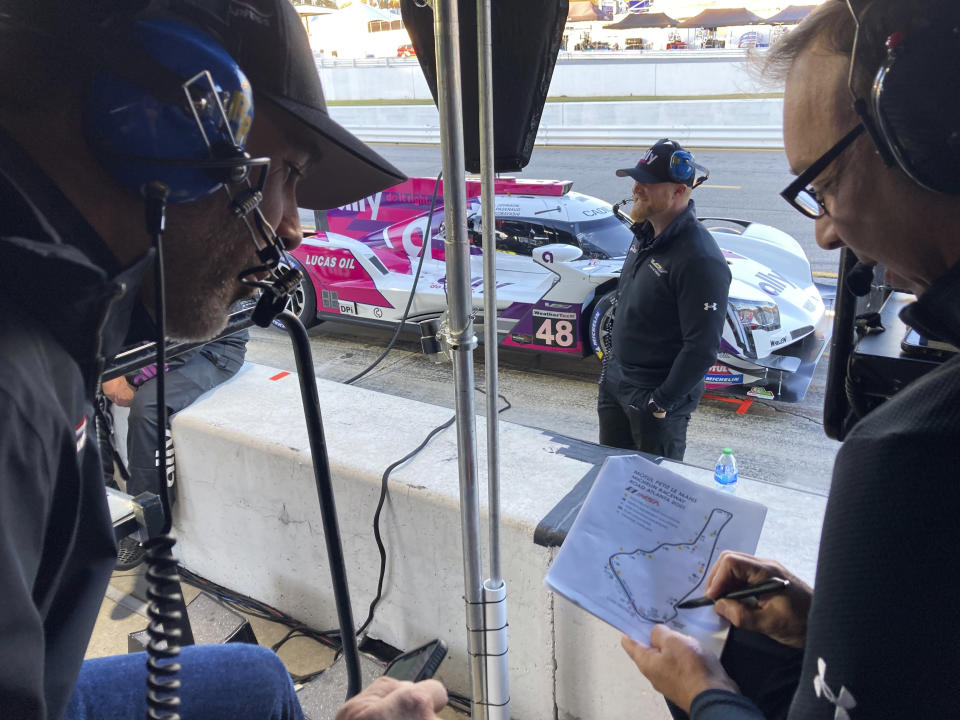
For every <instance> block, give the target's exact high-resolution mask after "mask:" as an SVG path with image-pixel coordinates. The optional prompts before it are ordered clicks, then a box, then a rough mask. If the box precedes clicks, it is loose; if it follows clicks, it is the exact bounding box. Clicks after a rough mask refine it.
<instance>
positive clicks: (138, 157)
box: [85, 19, 253, 203]
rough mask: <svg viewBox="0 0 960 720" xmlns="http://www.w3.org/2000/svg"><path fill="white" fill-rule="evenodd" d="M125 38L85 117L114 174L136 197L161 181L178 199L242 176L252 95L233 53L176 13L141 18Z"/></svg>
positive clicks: (98, 77)
mask: <svg viewBox="0 0 960 720" xmlns="http://www.w3.org/2000/svg"><path fill="white" fill-rule="evenodd" d="M120 44H121V45H126V47H125V48H121V49H120V52H119V53H117V54H112V53H111V51H110V50H108V52H107V56H108V57H111V55H113V57H114V60H113V61H112V62H109V61H108V63H107V64H106V65H105V66H103V67H101V68H100V69H99V70H97V72H96V74H95V78H94V82H93V87H92V89H91V93H90V97H89V102H88V105H87V108H86V117H85V123H86V134H87V139H88V142H89V143H90V145H91V147H92V148H93V151H94V153H95V155H96V156H97V157H98V159H99V160H100V162H101V163H102V164H103V165H104V166H105V167H106V168H107V170H108V171H109V172H110V173H111V174H112V175H113V176H114V178H115V179H116V180H117V181H118V182H120V184H121V185H123V186H124V187H127V188H130V189H131V190H134V191H135V192H137V193H140V192H142V188H143V186H144V185H145V184H147V183H149V182H153V181H159V182H162V183H164V184H165V185H167V186H168V187H169V189H170V195H169V200H168V201H169V202H171V203H184V202H192V201H194V200H199V199H200V198H203V197H206V196H207V195H210V194H211V193H213V192H214V191H216V190H218V189H219V188H220V187H222V186H223V184H224V183H225V182H237V181H239V180H241V179H243V177H245V176H246V169H247V166H246V164H245V163H244V161H245V160H246V159H247V155H246V154H245V153H244V150H243V148H244V145H245V143H246V139H247V134H248V132H249V131H250V126H251V124H252V123H253V92H252V90H251V87H250V83H249V81H248V80H247V77H246V76H245V75H244V73H243V71H242V70H240V67H239V66H238V65H237V63H236V62H235V61H234V60H233V58H232V57H231V56H230V55H229V54H228V53H227V52H226V50H224V49H223V48H222V47H221V46H220V45H219V44H218V43H217V42H216V41H215V40H213V39H212V38H211V37H210V36H209V35H207V34H205V33H202V32H200V31H198V30H196V29H195V28H193V27H191V26H190V25H187V24H185V23H182V22H179V21H176V20H170V19H149V20H141V21H138V22H136V23H135V24H134V25H133V26H132V28H131V31H130V33H129V35H128V36H127V37H125V38H123V39H122V40H120ZM117 58H119V60H117ZM129 65H133V67H129ZM184 87H186V88H187V91H188V93H189V100H188V94H187V93H185V92H184Z"/></svg>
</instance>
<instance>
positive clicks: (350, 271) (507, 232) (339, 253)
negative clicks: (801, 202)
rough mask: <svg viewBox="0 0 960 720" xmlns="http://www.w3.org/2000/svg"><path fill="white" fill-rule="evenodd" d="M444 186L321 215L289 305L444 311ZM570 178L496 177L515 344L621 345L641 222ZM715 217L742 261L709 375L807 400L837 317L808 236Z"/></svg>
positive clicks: (380, 321) (355, 314)
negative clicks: (626, 279) (634, 223)
mask: <svg viewBox="0 0 960 720" xmlns="http://www.w3.org/2000/svg"><path fill="white" fill-rule="evenodd" d="M434 186H435V180H434V179H433V178H411V179H409V180H407V181H406V182H404V183H402V184H400V185H397V186H394V187H392V188H389V189H387V190H384V191H383V192H379V193H376V194H375V195H372V196H370V197H368V198H364V199H363V200H360V201H358V202H356V203H352V204H350V205H347V206H344V207H341V208H337V209H336V210H330V211H327V212H325V213H319V214H317V216H316V218H315V219H316V225H317V227H318V228H319V229H318V230H317V231H316V233H315V234H313V235H309V234H308V236H307V237H305V239H304V241H303V244H302V245H301V246H300V247H299V248H297V249H296V250H294V251H293V252H292V253H291V255H292V258H293V260H294V262H296V263H297V264H298V265H299V266H300V269H301V270H303V272H304V275H305V280H304V281H303V282H302V283H301V284H300V287H299V288H298V289H297V291H296V292H295V294H294V296H293V298H292V299H291V303H290V309H291V310H293V311H294V312H295V313H296V314H297V315H298V316H299V317H300V318H301V320H303V322H304V324H306V325H308V326H309V325H312V324H315V323H317V322H319V321H321V320H324V319H340V320H349V321H353V322H361V323H367V324H375V325H383V326H389V327H396V324H397V323H400V322H404V323H418V322H421V321H423V320H428V319H432V318H437V317H439V316H441V315H442V314H443V313H444V311H445V310H446V309H447V298H446V288H447V284H446V267H445V264H444V242H443V240H444V222H443V219H444V218H443V188H442V183H441V186H440V188H439V190H438V197H437V202H436V205H435V207H434V210H433V214H432V217H431V216H430V206H431V201H432V198H433V193H434ZM571 186H572V183H570V182H566V181H545V180H521V179H515V178H498V180H497V182H496V228H495V237H496V253H497V263H496V264H497V319H496V322H497V330H498V334H499V337H500V342H501V344H502V345H503V346H507V347H511V348H519V349H522V350H531V351H539V352H550V353H565V354H570V355H577V356H587V355H591V354H594V355H596V356H597V357H600V358H602V357H603V355H604V353H605V352H607V348H608V347H609V334H610V329H611V326H612V323H613V315H614V311H615V304H614V302H613V295H614V290H615V288H616V284H617V279H618V277H619V274H620V268H621V266H622V264H623V259H624V256H625V255H626V252H627V248H628V247H629V246H630V242H631V240H632V237H633V236H632V234H631V233H630V231H629V230H628V229H627V227H626V225H625V223H624V222H623V221H622V220H621V219H620V218H619V217H618V216H617V215H615V214H614V212H613V208H612V206H611V205H610V204H608V203H606V202H604V201H602V200H599V199H597V198H594V197H590V196H588V195H582V194H580V193H577V192H572V191H571ZM466 189H467V203H468V210H467V227H468V231H469V238H470V243H471V248H470V252H471V260H472V268H473V269H472V281H471V284H472V285H473V288H474V309H475V312H476V316H475V320H476V323H477V324H478V325H482V323H483V322H484V319H485V318H484V316H483V315H484V313H483V270H482V254H483V252H484V248H483V247H482V238H481V227H480V218H481V212H480V183H479V181H478V180H476V179H473V178H468V179H467V180H466ZM303 212H305V213H306V212H307V211H303ZM308 219H309V221H310V222H309V224H310V225H313V224H314V217H313V216H312V215H311V216H310V217H309V218H307V217H305V218H304V225H305V226H306V225H307V224H308V223H307V220H308ZM703 221H704V223H705V224H706V225H707V227H709V228H710V229H711V231H712V232H713V235H714V237H715V238H716V240H717V243H718V244H719V245H720V247H721V249H722V250H723V253H724V255H725V256H726V258H727V262H728V264H729V265H730V270H731V272H732V275H733V279H732V281H731V283H730V300H729V303H728V306H727V324H726V327H725V328H724V333H723V339H722V340H721V343H720V348H719V356H718V359H717V364H716V365H715V366H713V367H712V368H711V369H710V371H709V372H708V373H707V375H706V377H705V380H706V384H707V387H708V388H711V389H717V388H720V387H728V386H736V385H746V386H750V387H751V389H750V394H754V395H761V396H763V397H776V398H778V399H781V400H786V401H798V400H800V399H801V398H802V397H803V395H804V393H805V392H806V389H807V386H808V385H809V383H810V379H811V378H812V375H813V370H814V368H815V367H816V364H817V361H818V360H819V359H820V356H821V354H822V353H823V350H824V348H825V346H826V343H827V340H828V339H829V335H830V330H831V321H830V319H829V317H828V315H827V313H826V312H825V307H824V302H823V299H822V297H821V295H820V292H819V291H818V289H817V287H816V286H815V285H814V282H813V278H812V276H811V273H810V263H809V262H808V260H807V258H806V256H805V255H804V253H803V250H802V249H801V248H800V245H799V244H798V243H797V242H796V241H795V240H794V239H793V238H791V237H790V236H789V235H787V234H786V233H783V232H781V231H780V230H777V229H775V228H772V227H769V226H767V225H760V224H758V223H750V222H743V221H736V220H720V219H715V218H704V219H703ZM428 225H429V227H430V230H429V233H430V240H429V242H427V243H426V246H427V252H426V255H425V256H424V257H423V262H422V267H421V268H420V273H419V276H418V275H417V269H418V266H419V265H420V259H421V258H420V255H421V251H422V249H423V247H424V238H425V235H426V233H427V227H428ZM411 294H412V296H413V297H412V300H411V299H410V298H411ZM408 301H409V302H410V309H409V312H408V313H407V316H406V317H404V310H405V308H406V307H407V303H408ZM478 334H479V331H478Z"/></svg>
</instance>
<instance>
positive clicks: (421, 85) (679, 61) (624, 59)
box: [317, 50, 771, 102]
mask: <svg viewBox="0 0 960 720" xmlns="http://www.w3.org/2000/svg"><path fill="white" fill-rule="evenodd" d="M749 62H750V61H749V59H748V56H747V51H744V50H739V51H738V50H703V51H700V50H691V51H686V50H685V51H679V52H678V51H660V52H617V53H607V52H600V53H563V52H562V53H560V56H559V57H558V58H557V64H556V66H555V68H554V71H553V77H552V78H551V81H550V89H549V91H548V97H564V96H566V97H581V98H587V97H622V96H626V95H636V96H672V97H676V96H678V95H729V94H739V93H758V92H771V88H770V87H768V86H766V85H764V84H761V83H758V81H757V79H756V78H755V77H754V76H753V75H752V74H751V73H750V72H748V67H749ZM317 70H318V72H319V73H320V79H321V81H322V82H323V89H324V93H325V95H326V98H327V101H328V102H329V101H331V100H333V101H355V100H364V101H366V100H429V99H431V95H430V89H429V87H428V86H427V82H426V80H424V77H423V73H422V72H421V70H420V65H419V63H418V62H417V60H416V58H411V59H400V58H369V59H356V60H338V59H333V58H322V57H319V56H318V57H317ZM468 72H471V68H461V73H462V74H466V73H468ZM472 72H474V73H475V72H476V68H473V69H472Z"/></svg>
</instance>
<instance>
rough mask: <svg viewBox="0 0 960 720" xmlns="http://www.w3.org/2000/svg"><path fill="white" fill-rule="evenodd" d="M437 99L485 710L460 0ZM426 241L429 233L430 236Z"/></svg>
mask: <svg viewBox="0 0 960 720" xmlns="http://www.w3.org/2000/svg"><path fill="white" fill-rule="evenodd" d="M433 8H434V16H433V23H434V38H435V43H436V48H435V49H436V57H437V68H438V69H441V68H442V70H440V71H439V72H438V73H437V95H438V102H437V106H438V109H439V111H440V139H441V144H442V148H443V152H442V155H443V180H444V189H443V205H444V221H445V225H446V235H445V239H444V244H445V250H446V265H447V268H446V269H447V282H448V302H449V307H448V312H447V314H448V319H447V328H445V330H446V334H447V340H448V345H449V347H450V349H451V355H452V359H453V380H454V391H455V398H456V411H457V450H458V453H457V454H458V466H459V472H460V524H461V533H462V540H463V580H464V590H465V593H464V595H465V597H464V600H465V601H466V615H467V652H468V654H469V655H470V682H471V685H472V691H473V692H472V695H473V698H472V702H471V708H470V709H471V717H472V718H473V719H474V720H480V719H481V718H482V717H483V707H484V706H483V704H482V703H483V702H484V698H483V697H482V694H483V690H484V687H485V684H484V658H483V655H482V651H483V646H482V640H483V591H482V582H481V566H480V558H481V544H480V494H479V489H478V487H477V437H476V407H475V404H474V397H473V382H474V376H473V354H472V353H473V350H474V348H475V347H476V346H477V339H476V337H475V336H474V334H473V317H472V308H473V292H472V288H471V286H470V250H469V245H468V243H467V201H466V186H465V183H464V160H463V117H462V115H461V107H462V105H461V83H460V20H459V16H458V12H457V0H434V2H433ZM426 242H428V240H427V241H426Z"/></svg>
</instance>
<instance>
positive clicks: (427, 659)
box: [383, 640, 447, 682]
mask: <svg viewBox="0 0 960 720" xmlns="http://www.w3.org/2000/svg"><path fill="white" fill-rule="evenodd" d="M446 654H447V644H446V643H445V642H443V641H442V640H433V641H431V642H428V643H427V644H426V645H421V646H420V647H418V648H417V649H416V650H411V651H410V652H405V653H403V654H402V655H397V657H395V658H394V659H393V661H392V662H391V663H390V664H389V665H387V669H386V671H385V672H384V673H383V674H384V675H389V676H390V677H392V678H396V679H397V680H410V681H412V682H419V681H420V680H426V679H427V678H432V677H433V674H434V673H435V672H436V671H437V668H438V667H440V661H441V660H443V657H444V655H446Z"/></svg>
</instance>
